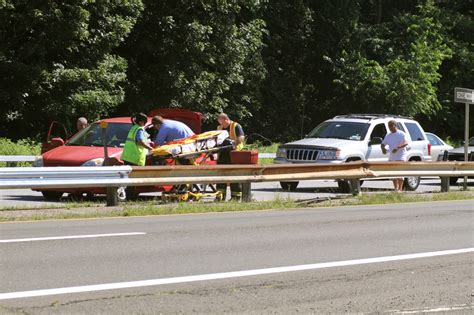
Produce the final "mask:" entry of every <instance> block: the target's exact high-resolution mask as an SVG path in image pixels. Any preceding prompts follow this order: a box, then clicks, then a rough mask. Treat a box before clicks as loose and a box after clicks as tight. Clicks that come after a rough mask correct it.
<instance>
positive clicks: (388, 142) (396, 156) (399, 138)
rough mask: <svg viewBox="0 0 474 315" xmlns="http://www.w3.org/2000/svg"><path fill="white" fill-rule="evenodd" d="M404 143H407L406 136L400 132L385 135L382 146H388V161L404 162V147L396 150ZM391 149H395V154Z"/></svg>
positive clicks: (405, 151) (405, 156) (405, 157)
mask: <svg viewBox="0 0 474 315" xmlns="http://www.w3.org/2000/svg"><path fill="white" fill-rule="evenodd" d="M406 141H408V140H407V135H406V134H405V133H404V132H403V131H400V130H397V131H396V132H390V133H387V134H386V135H385V138H384V139H383V141H382V144H383V145H385V146H388V151H389V152H390V155H389V156H388V160H389V161H406V159H407V149H406V146H405V147H403V148H401V149H397V148H398V146H400V145H402V144H403V143H405V142H406ZM393 149H397V152H395V153H393V152H392V151H393Z"/></svg>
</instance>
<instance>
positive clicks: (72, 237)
mask: <svg viewBox="0 0 474 315" xmlns="http://www.w3.org/2000/svg"><path fill="white" fill-rule="evenodd" d="M143 234H146V233H144V232H130V233H111V234H90V235H69V236H51V237H37V238H16V239H9V240H8V239H7V240H0V243H20V242H37V241H53V240H70V239H76V238H95V237H111V236H131V235H143Z"/></svg>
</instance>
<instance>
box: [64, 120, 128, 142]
mask: <svg viewBox="0 0 474 315" xmlns="http://www.w3.org/2000/svg"><path fill="white" fill-rule="evenodd" d="M131 127H132V124H128V123H109V124H108V125H107V146H108V147H123V146H124V145H125V140H126V139H127V135H128V131H129V130H130V128H131ZM67 145H71V146H91V147H101V146H102V145H103V144H102V129H101V128H100V124H99V123H93V124H91V125H90V126H89V127H87V128H85V129H83V130H81V131H80V132H78V133H77V134H75V135H74V136H73V137H72V138H71V139H70V140H69V141H68V142H67Z"/></svg>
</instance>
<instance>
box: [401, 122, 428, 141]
mask: <svg viewBox="0 0 474 315" xmlns="http://www.w3.org/2000/svg"><path fill="white" fill-rule="evenodd" d="M405 126H407V129H408V133H410V137H411V141H423V140H425V137H424V136H423V132H422V131H421V129H420V127H418V125H417V124H415V123H409V122H406V123H405Z"/></svg>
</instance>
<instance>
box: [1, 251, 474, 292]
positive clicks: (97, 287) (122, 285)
mask: <svg viewBox="0 0 474 315" xmlns="http://www.w3.org/2000/svg"><path fill="white" fill-rule="evenodd" d="M472 252H474V248H462V249H454V250H444V251H438V252H427V253H417V254H408V255H397V256H386V257H376V258H365V259H354V260H343V261H335V262H326V263H317V264H308V265H297V266H287V267H276V268H267V269H253V270H243V271H234V272H223V273H211V274H203V275H196V276H185V277H173V278H162V279H152V280H142V281H130V282H117V283H105V284H94V285H85V286H77V287H64V288H56V289H44V290H32V291H20V292H8V293H0V300H9V299H18V298H28V297H39V296H48V295H58V294H68V293H83V292H94V291H104V290H115V289H129V288H138V287H148V286H158V285H163V284H176V283H188V282H196V281H208V280H219V279H229V278H238V277H249V276H258V275H268V274H274V273H283V272H294V271H304V270H315V269H323V268H332V267H346V266H355V265H364V264H373V263H382V262H389V261H397V260H408V259H416V258H427V257H436V256H446V255H455V254H465V253H472Z"/></svg>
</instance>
